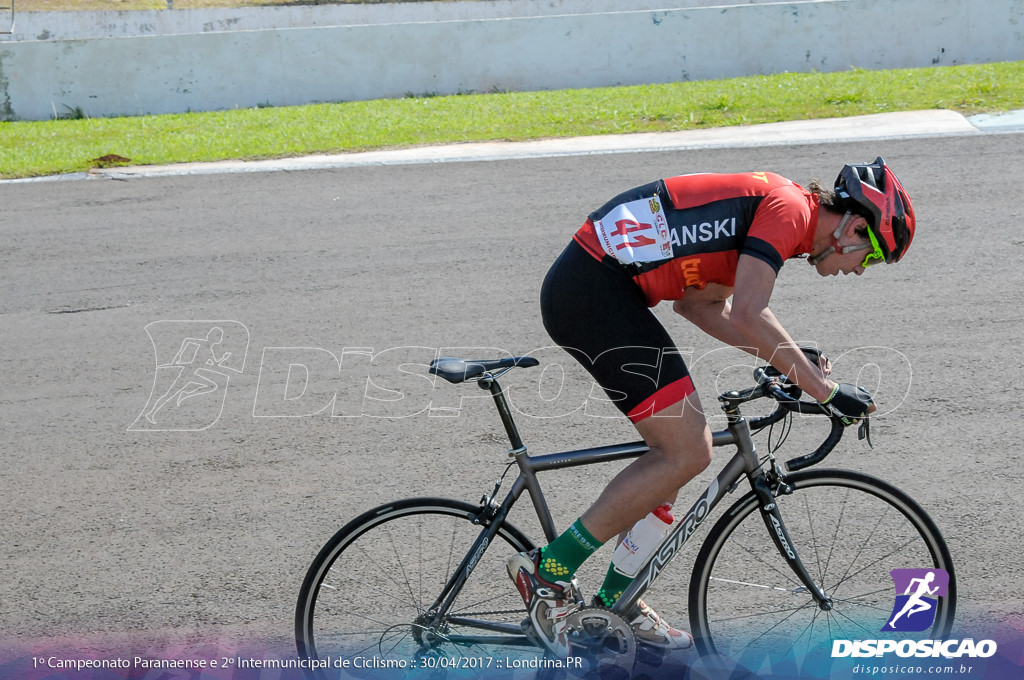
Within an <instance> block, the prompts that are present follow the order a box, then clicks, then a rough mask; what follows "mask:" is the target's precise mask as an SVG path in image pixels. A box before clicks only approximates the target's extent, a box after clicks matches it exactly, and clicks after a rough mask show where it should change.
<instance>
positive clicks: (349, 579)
mask: <svg viewBox="0 0 1024 680" xmlns="http://www.w3.org/2000/svg"><path fill="white" fill-rule="evenodd" d="M480 511H481V509H480V507H479V506H474V505H470V504H469V503H464V502H461V501H456V500H450V499H443V498H410V499H406V500H403V501H398V502H395V503H388V504H385V505H382V506H379V507H377V508H374V509H372V510H369V511H367V512H365V513H363V514H362V515H360V516H359V517H357V518H355V519H354V520H352V521H351V522H349V523H348V524H346V525H345V526H344V527H343V528H342V529H340V530H339V531H338V532H337V533H336V534H334V536H333V537H332V538H331V539H330V540H329V541H328V542H327V543H326V544H325V545H324V547H323V548H322V549H321V550H320V552H319V554H318V555H317V556H316V558H315V559H314V560H313V563H312V564H311V565H310V567H309V570H308V571H307V573H306V577H305V579H304V581H303V583H302V588H301V590H300V592H299V600H298V604H297V606H296V611H295V640H296V646H297V649H298V653H299V657H300V658H302V659H314V660H320V661H321V663H323V660H328V661H329V662H330V663H331V664H335V663H337V664H343V663H344V662H345V661H346V660H347V661H348V664H347V665H345V666H343V667H344V668H345V669H346V670H345V673H347V674H349V675H351V674H357V675H358V674H359V669H360V668H368V667H369V668H370V669H371V670H369V671H368V673H369V674H371V675H372V674H373V673H379V672H380V671H379V669H380V668H381V667H385V668H407V667H412V666H410V665H409V664H415V663H416V662H414V661H413V660H414V659H417V658H419V657H422V656H427V655H430V654H434V655H435V658H438V659H441V658H442V657H443V658H444V659H445V660H444V661H443V663H446V664H450V663H452V659H455V658H459V657H467V656H468V655H473V658H475V659H481V658H485V652H487V651H488V650H487V645H488V640H491V639H494V640H498V639H500V638H501V637H502V636H501V635H498V634H490V635H489V634H488V633H487V632H482V633H481V635H480V638H481V640H480V641H478V642H476V643H473V642H469V643H464V642H462V638H460V635H461V634H462V633H463V632H466V633H470V632H474V631H469V630H462V628H463V627H462V626H460V625H459V624H453V623H451V622H450V621H449V620H448V618H446V619H445V620H444V621H442V622H440V624H439V625H438V627H437V628H436V629H433V630H427V629H426V628H424V627H423V626H422V625H421V624H418V623H417V622H416V621H417V618H418V617H420V616H421V615H422V614H424V613H425V611H426V609H427V608H428V607H429V606H430V605H431V604H432V603H433V602H434V599H435V598H436V597H437V596H438V595H439V594H440V592H441V590H442V588H443V587H444V584H445V583H446V582H447V580H448V578H449V576H450V575H451V573H452V571H453V570H454V569H455V568H456V567H457V566H458V565H459V563H460V561H461V560H462V558H463V557H464V556H465V555H466V554H467V553H468V552H469V550H470V547H471V545H472V543H473V541H474V540H475V539H476V538H477V537H478V536H479V534H480V532H481V531H482V529H483V528H484V527H485V526H488V525H489V519H487V518H485V517H482V516H481V514H480ZM498 538H500V539H502V540H500V541H499V540H498ZM533 547H534V546H533V542H532V541H530V539H528V538H527V537H526V535H525V534H524V533H523V532H522V531H520V530H519V529H517V528H516V527H515V526H514V525H512V524H510V523H508V522H506V523H504V524H503V525H502V526H501V527H500V528H499V529H498V533H497V536H496V538H495V540H494V541H493V542H492V543H491V545H490V546H488V549H487V550H486V551H484V552H483V554H482V555H479V556H478V557H479V560H478V562H477V565H476V567H475V568H474V570H473V572H472V574H471V575H470V578H469V580H468V581H467V582H466V583H465V584H464V586H463V588H462V590H461V591H460V592H459V594H458V595H457V596H456V599H455V601H454V603H453V606H452V608H451V610H450V615H451V616H460V615H461V616H468V615H470V614H472V615H473V617H474V618H478V619H482V620H488V621H494V622H497V623H503V624H506V625H510V626H515V627H516V628H517V629H518V627H519V625H520V623H521V622H522V621H523V619H524V618H525V617H526V612H525V608H524V607H523V601H522V599H521V598H520V596H519V594H518V592H517V591H516V589H515V587H514V586H513V584H512V583H511V582H510V581H509V580H508V576H507V574H506V571H505V561H506V560H507V559H508V558H509V557H511V556H512V554H514V553H515V552H520V551H523V550H530V549H532V548H533ZM499 548H500V549H499ZM478 612H497V613H490V614H486V615H485V614H479V613H478ZM520 635H521V633H520ZM445 638H447V640H446V639H445ZM454 640H459V641H460V642H459V643H456V642H455V641H454ZM449 641H451V642H449ZM521 643H522V644H523V645H524V647H525V646H526V645H527V644H528V641H527V639H526V637H525V635H521ZM500 647H501V648H502V654H503V656H501V658H502V659H504V654H505V651H506V650H507V646H505V645H500ZM525 648H526V649H527V650H528V651H527V652H526V654H528V655H534V656H539V655H542V654H543V651H542V650H540V649H539V648H536V647H532V646H529V647H525ZM478 662H479V661H474V663H478ZM425 663H427V662H424V661H422V660H421V661H420V662H419V666H418V667H423V666H424V664H425ZM373 667H375V668H377V670H373ZM335 673H336V671H335ZM310 675H313V676H314V677H326V676H328V675H330V673H310Z"/></svg>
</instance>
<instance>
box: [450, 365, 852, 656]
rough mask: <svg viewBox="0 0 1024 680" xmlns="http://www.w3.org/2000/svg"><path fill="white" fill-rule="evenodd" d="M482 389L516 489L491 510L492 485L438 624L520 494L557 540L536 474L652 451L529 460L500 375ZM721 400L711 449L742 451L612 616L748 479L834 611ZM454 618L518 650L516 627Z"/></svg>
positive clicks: (637, 446) (638, 445) (618, 447)
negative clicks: (722, 421) (723, 419)
mask: <svg viewBox="0 0 1024 680" xmlns="http://www.w3.org/2000/svg"><path fill="white" fill-rule="evenodd" d="M479 384H480V387H481V388H483V389H487V390H489V391H490V393H491V396H492V397H493V399H494V403H495V406H496V407H497V410H498V414H499V416H500V417H501V422H502V425H503V426H504V427H505V433H506V434H507V435H508V438H509V443H510V444H511V446H512V448H511V449H510V450H509V452H508V455H509V457H510V458H512V459H513V460H514V462H515V463H516V465H518V467H519V476H518V477H517V478H516V480H515V481H514V482H513V484H512V488H511V489H509V492H508V494H507V495H506V496H505V499H504V500H503V501H502V503H501V504H500V505H495V504H494V501H495V495H496V494H497V491H498V489H499V487H500V481H499V482H498V484H496V485H495V489H494V492H492V494H491V495H489V496H485V497H484V502H483V505H482V508H481V515H482V517H481V518H480V520H479V521H480V522H481V523H484V522H486V523H487V526H486V527H485V528H484V530H483V531H482V532H481V534H480V536H479V537H477V539H476V541H475V542H474V543H473V546H472V547H471V548H470V550H469V552H468V553H467V554H466V556H465V557H464V558H463V560H462V562H461V563H460V564H459V566H458V568H457V569H456V570H455V571H454V572H453V575H452V577H451V579H449V582H448V583H447V584H446V586H445V588H444V590H443V591H442V592H441V594H440V596H439V597H438V598H437V600H436V601H435V602H434V605H433V606H432V607H431V610H430V611H431V612H432V613H433V614H434V615H435V617H437V618H440V617H443V616H445V613H446V612H447V611H448V609H449V608H450V607H451V605H452V603H453V602H454V600H455V597H456V596H457V595H458V593H459V591H460V589H461V587H462V584H463V583H465V581H466V579H468V578H469V575H470V574H471V573H472V571H473V568H474V567H475V566H476V563H477V561H478V560H479V558H480V556H481V555H482V554H483V552H484V550H486V549H487V546H489V545H490V544H491V542H492V541H493V540H494V537H495V536H496V535H497V533H498V530H499V528H500V527H501V525H502V524H503V523H504V521H505V519H506V518H507V517H508V514H509V512H510V511H511V510H512V506H513V505H515V503H516V501H517V500H518V499H519V497H520V496H521V495H522V493H523V491H528V492H529V494H530V498H531V500H532V502H533V506H534V510H535V511H536V513H537V518H538V520H539V521H540V525H541V528H542V530H543V532H544V536H545V538H546V539H547V541H548V542H549V543H550V542H551V541H553V540H554V539H555V538H556V536H557V532H556V529H555V526H554V520H553V519H552V517H551V512H550V510H549V508H548V504H547V501H546V500H545V498H544V494H543V492H542V491H541V488H540V483H539V481H538V479H537V473H539V472H544V471H547V470H562V469H566V468H571V467H579V466H583V465H594V464H597V463H607V462H614V461H620V460H628V459H631V458H637V457H639V456H641V455H643V454H644V453H646V452H647V451H649V450H650V449H649V447H648V446H647V444H645V443H644V442H642V441H640V442H633V443H629V444H614V445H610V446H601V447H595V448H587V449H579V450H574V451H564V452H561V453H551V454H545V455H540V456H530V455H529V454H528V453H527V450H526V446H525V445H524V444H523V441H522V439H521V438H520V436H519V431H518V429H517V428H516V425H515V422H514V421H513V419H512V413H511V410H510V409H509V406H508V402H507V401H506V399H505V395H504V392H503V391H502V389H501V387H500V386H499V385H498V381H497V379H496V377H492V376H490V375H484V377H482V378H481V379H480V380H479ZM724 401H725V402H726V406H725V411H726V416H727V418H728V425H727V427H726V428H725V429H724V430H721V431H718V432H714V433H712V446H714V447H722V446H730V445H732V446H735V447H736V449H737V452H736V455H734V456H733V457H732V458H731V459H730V460H729V461H728V462H727V463H726V464H725V467H724V468H723V469H722V471H721V472H720V473H719V474H718V476H717V477H715V479H714V480H712V482H711V484H710V485H708V488H707V489H705V491H704V493H703V494H701V496H700V498H698V499H697V501H696V502H695V503H694V504H693V506H692V507H691V508H690V509H689V511H688V512H687V513H686V514H685V515H684V516H683V519H682V521H681V522H679V523H678V524H677V525H675V527H674V528H673V529H672V530H671V531H670V532H669V534H668V535H667V536H666V537H665V539H664V540H663V541H662V543H661V545H660V546H659V547H658V549H657V550H655V551H654V553H653V555H652V556H651V557H650V559H649V560H648V562H647V564H646V565H645V566H644V567H643V568H642V569H641V570H640V572H639V573H638V574H637V576H636V578H635V580H634V581H633V583H632V584H631V585H630V586H629V587H628V588H627V589H626V590H625V592H624V593H623V594H622V596H621V597H620V598H619V599H618V601H617V602H616V603H615V606H614V607H612V610H613V611H615V612H617V613H620V614H623V615H624V614H625V613H626V612H628V611H629V610H630V609H631V608H632V607H633V606H634V605H635V604H636V602H637V600H639V599H640V597H641V596H642V595H643V593H644V592H645V591H646V590H647V589H648V588H649V587H650V586H651V584H653V583H654V581H655V580H656V579H657V577H658V575H659V574H660V573H661V572H662V571H663V570H664V569H665V567H666V566H667V565H668V563H669V562H670V561H671V560H672V559H673V558H674V557H675V556H676V555H677V554H678V553H679V551H680V549H681V548H682V547H683V545H684V544H685V543H686V541H687V540H688V539H689V538H690V536H692V535H693V533H694V531H696V530H697V528H698V527H699V526H700V525H701V524H702V523H703V522H704V520H705V519H707V517H708V516H709V515H710V514H711V512H712V510H714V508H715V507H716V506H717V505H718V503H719V502H720V501H721V500H722V498H724V497H725V495H726V494H728V493H731V492H732V491H733V490H734V489H735V488H736V486H737V485H738V484H739V481H740V479H741V478H743V477H744V476H746V477H747V479H748V480H749V482H750V486H751V488H752V489H753V491H754V493H755V494H757V497H758V500H759V509H760V512H761V516H762V518H763V519H764V522H765V526H766V528H767V530H768V533H769V535H770V536H771V538H772V540H773V542H774V543H775V547H776V548H777V549H778V551H779V554H780V555H782V556H783V558H784V559H785V560H786V562H787V563H788V564H789V566H790V568H791V569H792V570H793V572H794V574H795V575H796V576H797V578H798V579H799V580H800V582H801V583H802V584H803V585H804V586H805V587H806V588H807V589H808V591H809V592H810V593H811V595H812V596H813V597H814V599H815V600H816V601H817V603H818V606H819V607H821V608H822V609H829V608H831V606H832V602H831V600H830V599H829V598H828V596H827V595H826V594H825V593H824V592H822V590H821V589H820V588H819V587H818V585H817V584H815V582H814V579H813V578H812V577H811V576H810V574H809V573H808V571H807V569H806V567H805V566H804V564H803V562H802V561H801V560H800V557H799V555H798V554H797V551H796V548H795V547H794V546H793V542H792V541H791V540H790V537H789V533H788V532H787V531H786V525H785V522H784V521H783V519H782V516H781V515H780V514H779V509H778V506H777V505H776V503H775V500H774V499H775V493H776V492H774V491H773V490H772V487H771V485H770V484H769V481H768V476H767V475H766V473H765V471H764V470H763V469H762V467H761V462H760V459H759V455H758V453H757V449H756V447H755V445H754V441H753V437H752V435H751V429H750V425H749V423H748V422H747V420H746V419H745V418H744V417H743V416H742V415H740V413H739V403H740V402H739V401H735V402H730V401H729V400H724ZM777 489H778V492H780V493H786V488H785V485H778V487H777ZM449 620H450V621H451V622H453V623H461V624H464V625H470V626H473V627H477V628H481V629H485V630H491V631H494V632H500V633H506V634H509V635H510V636H512V637H510V638H509V639H507V640H503V642H505V643H507V644H514V643H516V642H517V641H519V640H521V638H522V631H521V630H520V629H519V627H518V626H511V625H509V624H501V623H495V622H490V621H481V620H477V619H470V618H455V617H451V618H449ZM463 637H465V636H460V639H461V638H463ZM490 641H492V642H494V641H495V640H494V638H490Z"/></svg>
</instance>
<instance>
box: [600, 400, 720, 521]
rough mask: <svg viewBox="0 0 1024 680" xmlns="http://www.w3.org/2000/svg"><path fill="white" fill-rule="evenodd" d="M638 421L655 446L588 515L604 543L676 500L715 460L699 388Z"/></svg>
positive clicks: (617, 479) (609, 488) (624, 472)
mask: <svg viewBox="0 0 1024 680" xmlns="http://www.w3.org/2000/svg"><path fill="white" fill-rule="evenodd" d="M635 425H636V429H637V431H638V432H639V433H640V436H641V437H643V439H644V441H645V442H646V443H647V445H648V446H650V448H651V450H650V451H649V452H647V453H645V454H644V455H643V456H641V457H640V458H638V459H637V460H635V461H633V463H631V464H630V465H629V466H627V467H626V468H625V469H624V470H622V472H620V473H619V474H618V475H617V476H616V477H615V478H614V479H613V480H612V481H611V483H610V484H609V485H608V486H607V487H606V488H605V490H604V491H603V492H602V493H601V495H600V497H599V498H598V499H597V501H596V502H595V503H594V505H592V506H591V507H590V509H588V510H587V511H586V512H585V513H583V524H584V525H585V526H586V527H587V528H588V529H589V530H590V532H591V533H592V534H593V535H594V537H595V538H597V539H598V540H600V541H607V540H609V539H610V538H612V537H613V536H616V535H618V534H619V533H620V532H621V531H623V530H625V529H628V528H629V527H631V526H633V524H635V523H636V522H637V521H638V520H640V519H641V518H642V517H644V516H645V515H646V514H647V513H649V512H650V511H651V510H653V509H654V508H656V507H657V506H658V505H660V504H661V503H664V502H666V501H669V502H671V501H674V500H675V497H676V494H677V493H678V492H679V489H680V488H682V487H683V486H684V485H685V484H686V483H687V482H689V481H690V480H691V479H693V478H694V477H696V476H697V475H698V474H700V473H701V472H702V471H703V470H704V469H705V468H706V467H707V466H708V465H709V464H710V462H711V430H710V429H709V428H708V424H707V421H706V420H705V419H704V412H703V410H702V409H701V405H700V398H699V397H698V396H697V393H696V392H690V394H688V395H687V396H686V397H685V398H683V399H682V400H680V401H679V402H676V403H674V404H671V405H669V406H667V407H665V408H663V409H662V410H660V411H659V412H658V413H656V414H654V415H653V416H651V417H648V418H645V419H643V420H641V421H640V422H637V423H636V424H635Z"/></svg>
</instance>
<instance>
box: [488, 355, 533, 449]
mask: <svg viewBox="0 0 1024 680" xmlns="http://www.w3.org/2000/svg"><path fill="white" fill-rule="evenodd" d="M477 384H478V385H479V386H480V389H483V390H488V391H490V393H491V397H492V398H493V399H494V406H495V407H496V408H497V409H498V416H499V417H500V418H501V424H502V425H503V426H504V427H505V434H506V435H508V442H509V444H511V445H512V450H511V451H510V452H509V453H512V454H514V453H518V452H520V451H525V450H526V447H525V446H524V445H523V440H522V438H521V437H520V436H519V428H517V427H516V423H515V421H514V420H512V410H511V409H510V408H509V407H508V400H507V399H505V392H504V390H502V389H501V385H499V384H498V380H497V379H496V378H494V377H492V376H491V375H490V374H489V373H488V374H485V375H484V377H482V378H481V379H480V380H479V382H477Z"/></svg>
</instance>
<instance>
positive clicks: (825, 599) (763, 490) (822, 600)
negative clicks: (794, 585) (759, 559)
mask: <svg viewBox="0 0 1024 680" xmlns="http://www.w3.org/2000/svg"><path fill="white" fill-rule="evenodd" d="M750 484H751V486H752V487H753V489H754V494H755V495H756V496H757V500H758V510H759V511H760V513H761V519H762V520H764V524H765V527H766V528H767V529H768V535H769V536H771V539H772V542H773V543H774V544H775V548H776V549H777V550H778V551H779V554H780V555H782V557H783V558H784V559H785V560H786V563H787V564H788V565H789V568H790V569H792V570H793V573H794V574H796V577H797V578H798V579H799V580H800V583H802V584H803V586H804V588H806V589H807V591H808V592H809V593H810V594H811V596H812V597H813V598H814V601H815V602H817V603H818V607H819V608H820V609H821V610H822V611H826V612H827V611H831V610H832V607H833V605H834V602H833V600H832V598H830V597H829V596H828V595H826V594H825V592H824V591H823V590H822V589H821V588H820V587H819V586H818V584H817V583H815V581H814V578H813V577H812V576H811V575H810V573H809V572H808V571H807V567H805V566H804V563H803V561H802V560H801V559H800V555H799V554H798V553H797V549H796V546H795V545H794V544H793V540H792V539H791V538H790V537H789V532H788V531H787V530H786V523H785V522H784V521H783V519H782V513H780V512H779V506H778V503H776V502H775V498H776V495H785V494H788V493H791V492H792V489H791V488H790V487H789V485H788V484H786V483H785V481H784V480H781V479H780V480H779V483H778V484H777V485H776V488H777V490H778V492H777V494H776V493H773V492H772V487H771V485H770V484H769V483H768V478H767V475H766V474H765V473H764V472H762V473H761V474H759V475H757V476H756V477H753V478H751V480H750Z"/></svg>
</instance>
